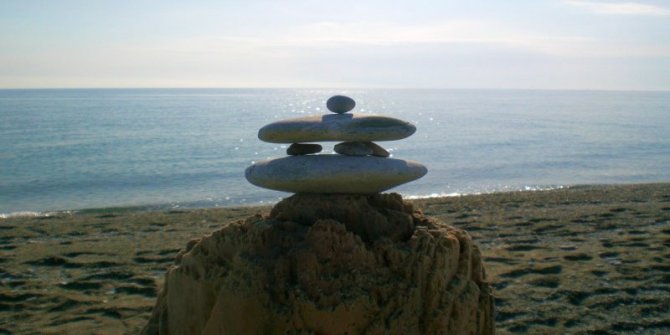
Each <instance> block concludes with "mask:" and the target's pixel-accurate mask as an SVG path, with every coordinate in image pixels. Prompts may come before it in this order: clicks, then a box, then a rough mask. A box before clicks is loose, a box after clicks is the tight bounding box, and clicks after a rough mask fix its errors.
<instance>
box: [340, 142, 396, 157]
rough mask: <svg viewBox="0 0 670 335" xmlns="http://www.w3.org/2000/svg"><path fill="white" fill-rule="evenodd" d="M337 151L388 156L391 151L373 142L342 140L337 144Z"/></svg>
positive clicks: (350, 154) (356, 154)
mask: <svg viewBox="0 0 670 335" xmlns="http://www.w3.org/2000/svg"><path fill="white" fill-rule="evenodd" d="M335 152H337V153H338V154H341V155H346V156H368V155H372V156H378V157H388V156H390V154H389V152H388V151H386V149H384V148H382V147H380V146H379V145H378V144H376V143H373V142H342V143H338V144H337V145H335Z"/></svg>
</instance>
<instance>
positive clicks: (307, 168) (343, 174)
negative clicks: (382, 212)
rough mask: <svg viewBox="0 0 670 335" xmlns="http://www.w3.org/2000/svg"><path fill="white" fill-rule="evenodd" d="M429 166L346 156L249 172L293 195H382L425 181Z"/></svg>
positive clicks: (302, 159)
mask: <svg viewBox="0 0 670 335" xmlns="http://www.w3.org/2000/svg"><path fill="white" fill-rule="evenodd" d="M427 172H428V169H426V167H425V166H423V165H421V164H419V163H417V162H413V161H407V160H402V159H393V158H381V157H372V156H366V157H354V156H342V155H310V156H291V157H284V158H277V159H271V160H265V161H260V162H257V163H256V164H254V165H252V166H250V167H248V168H247V169H246V171H245V177H246V178H247V180H248V181H249V182H250V183H252V184H254V185H256V186H260V187H264V188H269V189H272V190H277V191H285V192H293V193H325V194H335V193H351V194H372V193H377V192H382V191H385V190H388V189H390V188H393V187H395V186H398V185H400V184H404V183H407V182H410V181H412V180H416V179H419V178H421V177H423V176H424V175H425V174H426V173H427Z"/></svg>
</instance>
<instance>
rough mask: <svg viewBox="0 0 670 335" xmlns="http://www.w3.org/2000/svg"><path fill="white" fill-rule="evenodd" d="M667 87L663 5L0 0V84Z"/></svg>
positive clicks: (668, 26) (559, 0)
mask: <svg viewBox="0 0 670 335" xmlns="http://www.w3.org/2000/svg"><path fill="white" fill-rule="evenodd" d="M21 87H341V88H354V87H401V88H530V89H545V88H546V89H554V88H558V89H635V90H646V89H651V90H670V1H667V0H666V1H652V0H640V1H635V0H632V1H606V0H599V1H584V0H529V1H523V0H520V1H513V0H512V1H501V0H496V1H445V0H435V1H420V0H415V1H393V0H383V1H365V0H357V1H347V0H338V1H307V0H295V1H289V0H286V1H281V0H272V1H270V0H268V1H255V0H245V1H242V0H241V1H225V0H218V1H142V0H133V1H124V0H115V1H112V0H110V1H92V0H81V1H70V0H60V1H52V0H45V1H32V0H0V88H21Z"/></svg>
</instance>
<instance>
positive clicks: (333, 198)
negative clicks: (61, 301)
mask: <svg viewBox="0 0 670 335" xmlns="http://www.w3.org/2000/svg"><path fill="white" fill-rule="evenodd" d="M493 321H494V320H493V298H492V295H491V289H490V287H489V284H488V283H486V282H484V269H483V267H482V264H481V259H480V253H479V250H478V249H477V247H476V246H475V245H474V243H473V242H472V240H471V238H470V236H469V235H468V234H467V233H466V232H464V231H462V230H459V229H456V228H453V227H450V226H447V225H444V224H441V223H439V222H436V221H434V220H432V219H430V218H427V217H424V216H423V215H422V214H421V213H420V212H413V210H412V207H411V205H409V204H407V203H404V202H403V201H402V199H401V197H400V196H399V195H397V194H381V195H374V196H367V197H366V196H345V195H330V196H325V195H323V196H321V195H295V196H293V197H290V198H288V199H285V200H284V201H282V202H280V203H279V204H277V205H276V206H275V207H274V208H273V210H272V212H271V214H270V216H269V217H261V216H254V217H250V218H248V219H246V220H244V221H238V222H234V223H230V224H227V225H226V226H224V227H223V228H222V229H220V230H218V231H216V232H214V233H213V234H211V235H208V236H205V237H203V238H202V239H200V240H193V241H191V242H189V244H188V246H187V248H186V249H185V250H183V251H182V252H180V254H179V255H178V257H177V260H176V264H175V265H174V266H172V267H171V268H170V269H169V270H168V272H167V274H166V281H165V286H164V288H163V290H162V291H161V293H160V295H159V297H158V301H157V304H156V307H155V309H154V312H153V315H152V317H151V320H150V322H149V324H148V325H147V327H146V328H145V329H144V331H143V332H144V333H145V334H157V333H160V334H199V333H202V334H259V333H263V334H283V333H293V334H298V333H305V334H310V333H318V334H387V333H393V334H434V333H449V334H492V333H493V327H494V324H493Z"/></svg>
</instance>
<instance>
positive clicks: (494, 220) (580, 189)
mask: <svg viewBox="0 0 670 335" xmlns="http://www.w3.org/2000/svg"><path fill="white" fill-rule="evenodd" d="M408 202H411V203H412V204H413V205H414V208H416V209H420V210H422V211H423V212H424V213H425V215H427V216H430V217H432V218H434V219H436V220H439V221H441V222H443V223H445V224H448V225H451V226H454V227H457V228H460V229H463V230H465V231H467V232H468V233H469V234H470V235H471V236H472V237H473V239H474V241H475V242H476V244H477V245H478V246H479V249H480V250H481V253H482V259H483V262H484V265H485V268H486V273H487V280H489V281H490V282H491V283H492V285H493V288H494V294H495V297H496V300H495V303H496V328H497V330H496V331H497V333H498V334H517V333H542V334H564V333H573V334H591V333H608V334H609V333H612V334H624V333H629V332H631V331H639V332H640V333H644V334H662V333H668V332H670V308H669V306H670V266H668V263H669V262H670V183H651V184H621V185H585V186H572V187H566V188H562V189H556V190H550V191H531V192H524V191H519V192H499V193H490V194H483V195H465V196H456V197H446V198H428V199H417V200H408ZM269 210H270V205H265V206H259V207H251V206H250V207H233V208H209V209H178V210H168V211H156V212H146V211H126V212H123V211H117V212H114V211H110V210H109V209H107V210H103V211H95V210H91V211H89V212H84V213H73V212H70V213H59V214H58V215H53V216H49V217H14V218H7V219H2V220H0V241H1V242H2V243H0V333H15V334H30V333H35V332H39V333H46V334H58V333H101V334H117V333H138V332H139V330H140V329H141V328H142V327H143V326H144V325H145V324H146V322H147V320H148V319H149V316H150V314H151V310H152V308H153V306H154V304H155V302H156V300H155V299H156V294H157V292H158V290H160V288H161V287H162V285H163V280H164V274H165V271H166V269H167V268H168V267H169V266H170V265H171V264H172V263H173V262H174V257H175V256H176V254H177V253H178V252H179V250H181V249H183V248H184V247H186V245H187V244H188V243H189V241H190V240H192V239H197V238H199V237H201V236H203V235H206V234H209V233H211V232H213V231H215V230H217V229H219V228H220V227H222V226H223V225H226V224H228V223H230V222H234V221H236V220H240V219H243V218H246V217H249V216H253V215H255V214H257V213H262V214H267V213H268V212H269ZM3 331H4V332H3Z"/></svg>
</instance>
